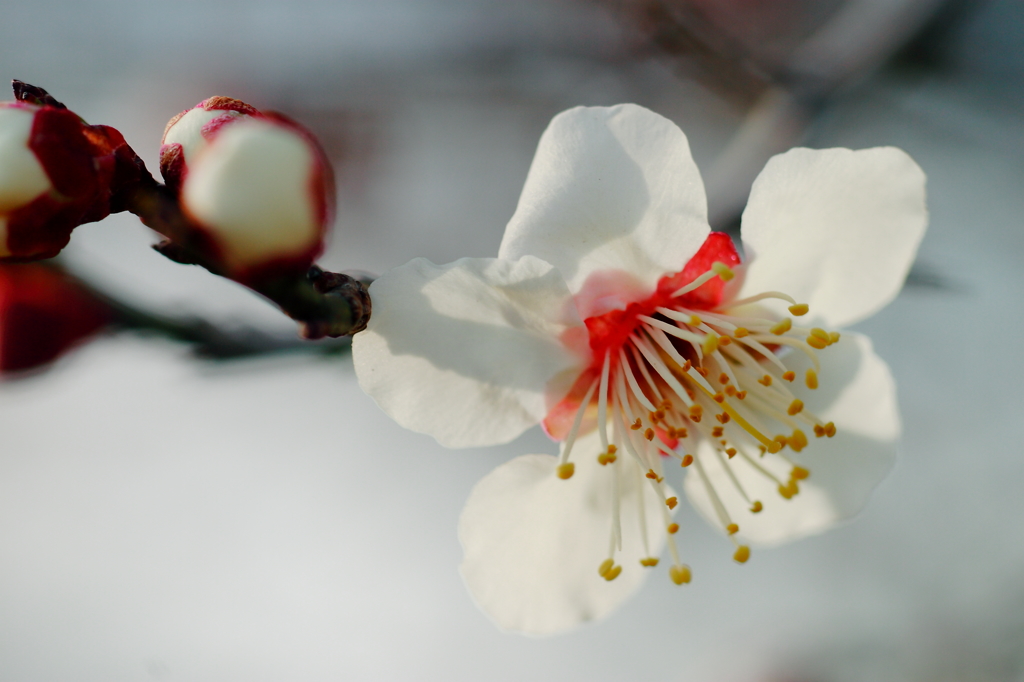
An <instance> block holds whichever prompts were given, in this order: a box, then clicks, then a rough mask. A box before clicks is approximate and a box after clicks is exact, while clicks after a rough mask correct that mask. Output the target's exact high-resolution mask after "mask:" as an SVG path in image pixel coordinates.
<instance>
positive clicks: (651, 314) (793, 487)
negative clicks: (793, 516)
mask: <svg viewBox="0 0 1024 682" xmlns="http://www.w3.org/2000/svg"><path fill="white" fill-rule="evenodd" d="M723 236H724V235H723ZM725 238H726V239H728V238H727V237H725ZM737 260H738V259H737ZM688 269H689V266H688ZM732 278H733V272H732V270H731V269H730V268H729V267H728V266H727V265H726V264H724V263H722V262H720V261H716V262H713V263H711V264H710V266H709V267H707V269H706V271H704V272H703V273H701V274H699V275H698V276H696V277H694V276H692V273H690V276H687V273H686V271H684V272H683V273H679V275H675V276H672V277H666V278H663V279H662V281H661V282H660V283H659V286H658V290H657V291H656V292H655V294H654V295H652V296H651V297H650V298H649V299H647V300H644V301H641V302H637V303H633V304H630V305H629V306H628V307H626V309H625V310H614V311H611V312H607V313H605V314H603V315H599V316H595V317H591V318H589V319H587V320H586V325H587V328H588V330H589V332H590V346H591V350H592V351H593V353H594V364H593V365H592V366H591V367H590V368H589V369H588V370H587V371H585V372H584V373H583V374H582V375H581V376H580V378H579V380H578V381H577V384H576V387H575V388H574V391H573V392H571V393H570V400H571V401H572V403H573V404H574V405H575V406H576V407H575V416H574V419H573V422H572V426H571V428H569V430H568V433H567V434H566V437H565V444H564V447H563V448H562V454H561V458H560V460H559V466H558V470H557V471H558V475H559V477H561V478H569V477H571V476H572V473H573V468H574V467H573V463H572V461H571V455H572V449H573V444H574V442H575V440H576V436H577V434H578V433H579V432H580V430H581V427H582V426H583V424H584V421H587V422H588V425H589V424H593V422H594V421H595V420H596V427H597V431H598V435H599V437H600V440H601V447H602V452H600V453H598V455H597V459H598V462H599V463H600V464H601V465H603V466H606V467H609V468H610V469H611V476H612V481H611V485H612V494H613V499H614V500H615V501H614V503H613V514H612V516H613V518H612V524H611V534H610V535H611V538H610V542H609V555H608V559H607V560H605V562H604V563H602V564H601V566H600V567H599V573H600V575H601V576H603V577H604V578H605V579H607V580H613V579H614V578H615V577H616V576H618V575H619V573H620V572H621V570H622V568H621V566H619V565H617V564H616V563H615V555H616V552H617V551H619V550H621V544H622V542H621V533H622V531H621V528H620V524H619V518H618V517H619V510H618V498H619V495H618V490H619V486H620V483H619V476H621V475H626V474H625V471H626V470H623V471H620V469H621V467H622V466H623V464H622V463H620V456H621V455H623V454H625V455H626V460H627V461H629V460H632V461H633V462H635V464H636V465H637V467H639V469H638V471H639V472H640V473H641V474H642V475H643V476H644V477H645V478H646V479H647V481H648V483H649V484H650V486H651V488H652V490H653V491H654V493H655V494H656V495H657V496H658V497H659V498H660V499H661V500H662V501H663V502H664V505H663V506H662V511H663V514H664V522H665V524H666V527H667V529H668V533H669V537H668V544H669V550H670V552H671V554H672V558H673V565H672V567H671V568H670V570H669V576H670V577H671V579H672V580H673V581H674V582H675V583H676V584H682V583H686V582H689V581H690V569H689V567H688V566H686V565H685V564H683V563H682V562H681V561H680V559H679V553H678V549H677V547H676V545H675V543H674V541H673V538H672V535H673V534H675V533H676V532H677V531H678V529H679V526H678V525H677V524H676V523H674V522H673V521H672V518H671V516H670V515H669V510H671V509H673V508H674V507H675V506H676V504H677V499H676V498H675V497H671V496H669V495H668V492H667V488H666V487H665V485H664V484H663V478H664V476H663V466H662V465H663V460H667V459H669V458H672V459H675V460H676V461H678V462H679V463H680V465H681V466H682V467H685V468H689V467H691V466H692V467H693V469H694V471H693V472H691V474H690V475H697V476H699V477H700V479H701V481H702V483H703V485H704V487H705V489H706V491H707V494H708V497H709V499H710V500H711V504H712V506H713V507H714V509H715V514H716V516H717V517H718V520H719V522H720V524H721V526H722V528H723V529H724V530H725V531H726V532H727V533H728V535H729V536H730V539H732V541H733V544H734V546H735V553H734V554H733V558H734V559H735V560H736V561H737V562H739V563H744V562H746V561H747V559H748V558H749V556H750V549H749V547H747V546H746V545H741V544H739V542H737V541H736V539H735V538H734V537H733V536H735V534H736V533H738V532H739V526H738V525H737V524H736V523H735V522H734V521H733V519H732V517H731V516H730V514H729V510H728V509H727V508H726V505H725V504H724V503H723V501H722V496H721V495H720V494H719V491H718V490H717V489H716V486H715V485H714V484H713V483H712V480H711V478H710V477H709V476H708V473H707V471H706V465H707V464H708V461H707V460H708V459H709V458H713V459H716V460H718V461H717V465H719V466H721V467H722V468H723V469H724V470H725V472H726V473H727V474H728V480H729V485H731V486H733V487H735V489H736V491H737V492H738V493H739V495H740V497H742V499H743V500H745V501H746V505H747V508H748V509H749V510H750V512H752V513H755V514H756V513H759V512H761V511H762V510H763V508H764V504H763V502H762V501H761V500H756V499H752V498H751V496H750V495H748V494H747V491H746V490H745V489H744V487H743V485H742V484H741V483H740V480H739V478H738V477H737V475H736V474H735V472H734V471H733V469H732V466H733V463H734V462H738V461H742V462H744V463H745V464H747V465H749V466H750V467H751V468H752V469H753V470H754V471H756V472H758V474H759V475H761V476H764V477H766V478H767V479H769V480H770V481H771V483H772V484H773V485H774V487H775V489H776V490H777V491H778V494H779V495H780V496H781V498H782V499H784V500H789V499H792V498H793V496H795V495H797V494H798V493H799V492H800V486H799V481H801V480H803V479H806V478H807V477H808V476H809V475H810V472H809V471H808V470H807V469H805V468H803V467H801V466H798V465H796V464H795V463H794V462H792V461H791V460H790V459H789V458H788V457H787V456H786V453H785V449H786V448H789V449H790V450H792V451H794V452H800V451H801V450H803V449H804V448H805V447H807V445H808V444H809V440H808V438H807V433H808V432H810V433H813V434H814V435H815V436H816V437H819V438H821V437H832V436H834V435H835V432H836V430H835V425H834V424H832V423H831V422H824V421H822V420H821V419H820V418H818V417H817V416H816V415H815V414H813V413H812V412H811V411H810V410H808V409H806V408H805V406H804V403H803V401H801V400H800V399H799V398H797V397H796V396H795V395H794V394H793V392H792V391H791V390H790V384H792V383H793V382H795V381H796V379H797V376H796V373H795V372H794V371H793V370H791V369H789V368H787V366H786V364H785V363H784V362H783V357H781V356H783V355H784V354H785V353H786V352H790V353H803V354H805V355H806V356H807V357H808V358H809V360H810V363H811V365H812V367H811V368H809V369H807V370H806V372H805V373H804V376H803V377H801V381H802V382H803V383H804V384H805V385H806V386H807V388H809V389H816V388H817V387H818V372H819V371H820V364H819V360H818V356H817V354H818V352H819V351H822V350H824V349H825V348H827V347H828V346H830V345H832V344H834V343H836V342H837V341H839V334H838V333H837V332H829V331H826V330H824V329H819V328H808V327H801V326H798V325H796V324H795V323H794V321H793V318H791V317H786V318H783V319H781V320H780V319H772V318H771V317H770V316H769V315H768V314H767V313H766V312H764V311H763V309H761V308H759V307H758V306H756V305H754V304H756V303H757V302H758V301H761V300H765V299H770V298H771V299H781V300H784V301H786V302H788V303H789V304H790V306H789V311H790V313H791V314H792V315H793V317H800V316H803V315H806V314H807V312H808V306H807V305H806V304H802V303H797V302H796V301H795V300H793V299H792V298H791V297H789V296H787V295H786V294H783V293H780V292H765V293H762V294H759V295H757V296H753V297H750V298H746V299H743V300H733V301H728V302H725V303H723V302H722V300H721V299H722V298H723V295H722V291H723V290H724V289H723V287H724V285H725V283H726V282H728V281H729V280H731V279H732ZM708 284H711V285H712V287H710V292H709V290H708V289H705V287H706V286H707V285H708ZM577 401H578V402H577ZM701 444H705V446H704V447H703V448H700V447H698V446H699V445H701ZM708 446H709V447H708ZM766 458H778V460H779V461H777V462H775V463H773V464H772V466H766V461H765V460H766ZM780 463H781V464H782V465H783V466H784V467H785V468H786V469H788V470H789V475H788V478H787V477H779V476H778V475H776V474H775V473H773V472H772V470H773V469H774V470H776V471H778V470H779V468H780V467H779V464H780ZM640 497H641V498H642V496H640ZM640 504H641V507H642V506H643V502H642V499H641V502H640ZM641 525H643V524H641ZM643 542H644V547H645V548H647V547H648V543H647V538H646V537H644V538H643ZM645 554H647V555H648V556H646V557H645V558H644V559H642V560H641V562H640V563H641V564H642V565H644V566H654V565H656V564H657V563H658V560H657V558H654V557H652V556H649V554H650V552H649V551H647V550H646V549H645Z"/></svg>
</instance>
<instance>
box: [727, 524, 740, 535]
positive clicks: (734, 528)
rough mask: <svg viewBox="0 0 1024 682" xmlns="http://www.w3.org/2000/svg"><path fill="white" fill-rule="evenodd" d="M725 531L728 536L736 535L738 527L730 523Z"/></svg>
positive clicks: (738, 530)
mask: <svg viewBox="0 0 1024 682" xmlns="http://www.w3.org/2000/svg"><path fill="white" fill-rule="evenodd" d="M725 531H726V532H727V533H728V534H729V535H736V533H739V532H740V527H739V526H737V525H736V524H735V523H730V524H729V525H728V526H726V527H725Z"/></svg>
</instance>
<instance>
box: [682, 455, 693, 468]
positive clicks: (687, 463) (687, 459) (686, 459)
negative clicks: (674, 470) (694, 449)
mask: <svg viewBox="0 0 1024 682" xmlns="http://www.w3.org/2000/svg"><path fill="white" fill-rule="evenodd" d="M691 464H693V455H683V466H684V467H688V466H690V465H691Z"/></svg>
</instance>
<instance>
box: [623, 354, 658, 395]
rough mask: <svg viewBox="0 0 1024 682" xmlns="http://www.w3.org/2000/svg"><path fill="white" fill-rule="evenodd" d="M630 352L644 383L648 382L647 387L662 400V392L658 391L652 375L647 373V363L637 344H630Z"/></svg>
mask: <svg viewBox="0 0 1024 682" xmlns="http://www.w3.org/2000/svg"><path fill="white" fill-rule="evenodd" d="M629 352H630V354H631V355H632V356H633V360H635V361H636V366H637V368H638V369H639V370H640V374H642V375H643V377H644V381H646V382H647V386H648V387H649V388H650V389H651V393H653V394H654V397H655V399H656V400H661V399H662V396H661V391H659V390H658V385H657V384H656V383H654V379H653V378H652V377H651V373H650V372H648V371H647V363H646V362H644V360H643V358H641V357H640V351H639V350H637V347H636V344H633V343H631V344H629Z"/></svg>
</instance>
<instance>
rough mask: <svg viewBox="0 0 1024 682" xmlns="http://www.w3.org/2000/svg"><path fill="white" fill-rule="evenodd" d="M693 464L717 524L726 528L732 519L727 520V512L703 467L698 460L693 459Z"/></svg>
mask: <svg viewBox="0 0 1024 682" xmlns="http://www.w3.org/2000/svg"><path fill="white" fill-rule="evenodd" d="M694 463H695V464H696V465H697V474H698V475H699V476H700V480H701V482H703V484H704V490H705V491H707V494H708V498H709V499H710V500H711V506H712V507H714V508H715V515H716V516H718V521H719V523H721V524H722V527H723V528H728V527H729V525H730V524H731V523H732V519H730V518H729V512H727V511H726V510H725V505H724V504H722V499H721V498H720V497H718V492H717V491H716V490H715V486H713V485H711V479H709V478H708V474H707V472H706V471H704V465H703V464H701V461H700V458H697V459H695V460H694ZM691 475H692V474H691Z"/></svg>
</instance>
